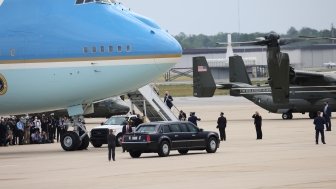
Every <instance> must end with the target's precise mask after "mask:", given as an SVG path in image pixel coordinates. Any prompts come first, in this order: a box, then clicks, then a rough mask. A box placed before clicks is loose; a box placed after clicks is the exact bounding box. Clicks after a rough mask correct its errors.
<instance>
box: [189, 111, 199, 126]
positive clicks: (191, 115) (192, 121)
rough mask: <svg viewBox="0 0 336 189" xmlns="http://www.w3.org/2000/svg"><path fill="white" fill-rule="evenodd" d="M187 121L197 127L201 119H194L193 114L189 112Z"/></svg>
mask: <svg viewBox="0 0 336 189" xmlns="http://www.w3.org/2000/svg"><path fill="white" fill-rule="evenodd" d="M188 121H189V122H191V123H193V124H195V125H196V126H197V121H201V118H198V117H196V115H195V112H191V113H190V117H189V118H188Z"/></svg>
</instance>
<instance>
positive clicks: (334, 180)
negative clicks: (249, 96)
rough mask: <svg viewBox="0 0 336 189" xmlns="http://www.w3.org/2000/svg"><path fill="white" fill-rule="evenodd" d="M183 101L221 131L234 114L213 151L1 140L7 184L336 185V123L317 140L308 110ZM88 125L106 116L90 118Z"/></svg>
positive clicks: (0, 180)
mask: <svg viewBox="0 0 336 189" xmlns="http://www.w3.org/2000/svg"><path fill="white" fill-rule="evenodd" d="M174 104H175V105H176V107H178V108H180V109H183V110H184V111H185V112H186V113H187V114H189V112H191V111H193V112H196V115H197V116H199V117H200V118H201V119H202V121H200V122H199V127H201V128H203V129H205V130H214V131H216V121H217V118H218V116H219V113H220V112H224V113H225V116H226V117H227V119H228V126H227V129H226V133H227V141H224V142H221V144H220V148H219V149H218V151H217V152H216V153H214V154H207V153H206V152H205V151H194V152H189V153H188V154H187V155H180V154H178V152H176V151H171V155H170V156H168V157H164V158H161V157H158V155H157V154H154V153H153V154H142V156H141V157H140V158H139V159H132V158H131V157H130V156H129V154H128V153H122V151H121V148H117V150H116V161H115V162H113V161H112V162H109V161H108V160H107V148H106V146H105V145H104V146H103V147H102V148H94V147H92V146H91V145H90V146H89V148H88V150H83V151H74V152H65V151H63V150H62V149H61V147H60V144H59V143H54V144H41V145H23V146H17V145H16V146H10V147H0V188H3V189H9V188H25V189H30V188H32V189H39V188H43V189H45V188H48V189H53V188H57V189H67V188H112V189H113V188H122V189H142V188H144V189H151V188H156V189H157V188H159V189H166V188H174V189H179V188H212V189H214V188H220V189H223V188H243V189H246V188H251V189H263V188H267V189H268V188H277V189H288V188H330V189H331V188H333V189H334V188H336V133H335V132H336V129H334V131H331V132H326V133H325V134H326V143H327V144H322V143H321V142H320V144H319V145H316V144H315V130H314V126H313V123H312V120H311V119H309V118H308V115H307V114H306V115H301V114H294V118H293V120H282V119H281V115H280V114H270V113H268V112H267V111H265V110H263V109H261V108H259V107H258V106H256V105H254V104H253V103H251V102H249V101H247V100H245V99H243V98H235V97H229V96H219V97H214V98H205V99H197V98H193V97H184V98H174ZM255 111H259V112H260V113H261V115H262V117H263V126H262V130H263V139H262V140H256V132H255V128H254V125H253V119H252V118H251V116H252V114H253V113H254V112H255ZM86 121H87V123H88V124H87V127H88V128H89V129H90V128H92V127H93V126H96V125H99V122H101V121H102V119H87V120H86ZM332 123H333V124H334V123H335V120H332Z"/></svg>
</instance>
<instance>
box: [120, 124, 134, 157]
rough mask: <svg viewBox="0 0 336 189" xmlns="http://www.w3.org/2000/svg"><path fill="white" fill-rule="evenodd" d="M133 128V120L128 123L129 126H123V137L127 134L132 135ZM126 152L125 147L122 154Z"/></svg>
mask: <svg viewBox="0 0 336 189" xmlns="http://www.w3.org/2000/svg"><path fill="white" fill-rule="evenodd" d="M132 126H133V121H132V120H129V121H128V122H127V124H126V125H124V126H123V128H122V131H121V132H122V135H123V136H124V135H125V134H127V133H131V132H132V131H133V129H132ZM125 151H126V150H125V149H124V147H123V148H122V152H123V153H124V152H125Z"/></svg>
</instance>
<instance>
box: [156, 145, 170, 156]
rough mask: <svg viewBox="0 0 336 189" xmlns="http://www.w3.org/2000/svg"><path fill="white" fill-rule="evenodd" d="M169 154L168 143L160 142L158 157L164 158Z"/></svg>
mask: <svg viewBox="0 0 336 189" xmlns="http://www.w3.org/2000/svg"><path fill="white" fill-rule="evenodd" d="M169 152H170V146H169V143H168V141H162V142H161V144H160V149H159V153H158V154H159V156H160V157H166V156H168V155H169Z"/></svg>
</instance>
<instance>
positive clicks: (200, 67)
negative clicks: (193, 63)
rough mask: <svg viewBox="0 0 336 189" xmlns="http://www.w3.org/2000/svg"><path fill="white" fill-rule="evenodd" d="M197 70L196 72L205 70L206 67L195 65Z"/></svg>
mask: <svg viewBox="0 0 336 189" xmlns="http://www.w3.org/2000/svg"><path fill="white" fill-rule="evenodd" d="M197 71H198V72H206V71H207V67H206V66H198V67H197Z"/></svg>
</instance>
